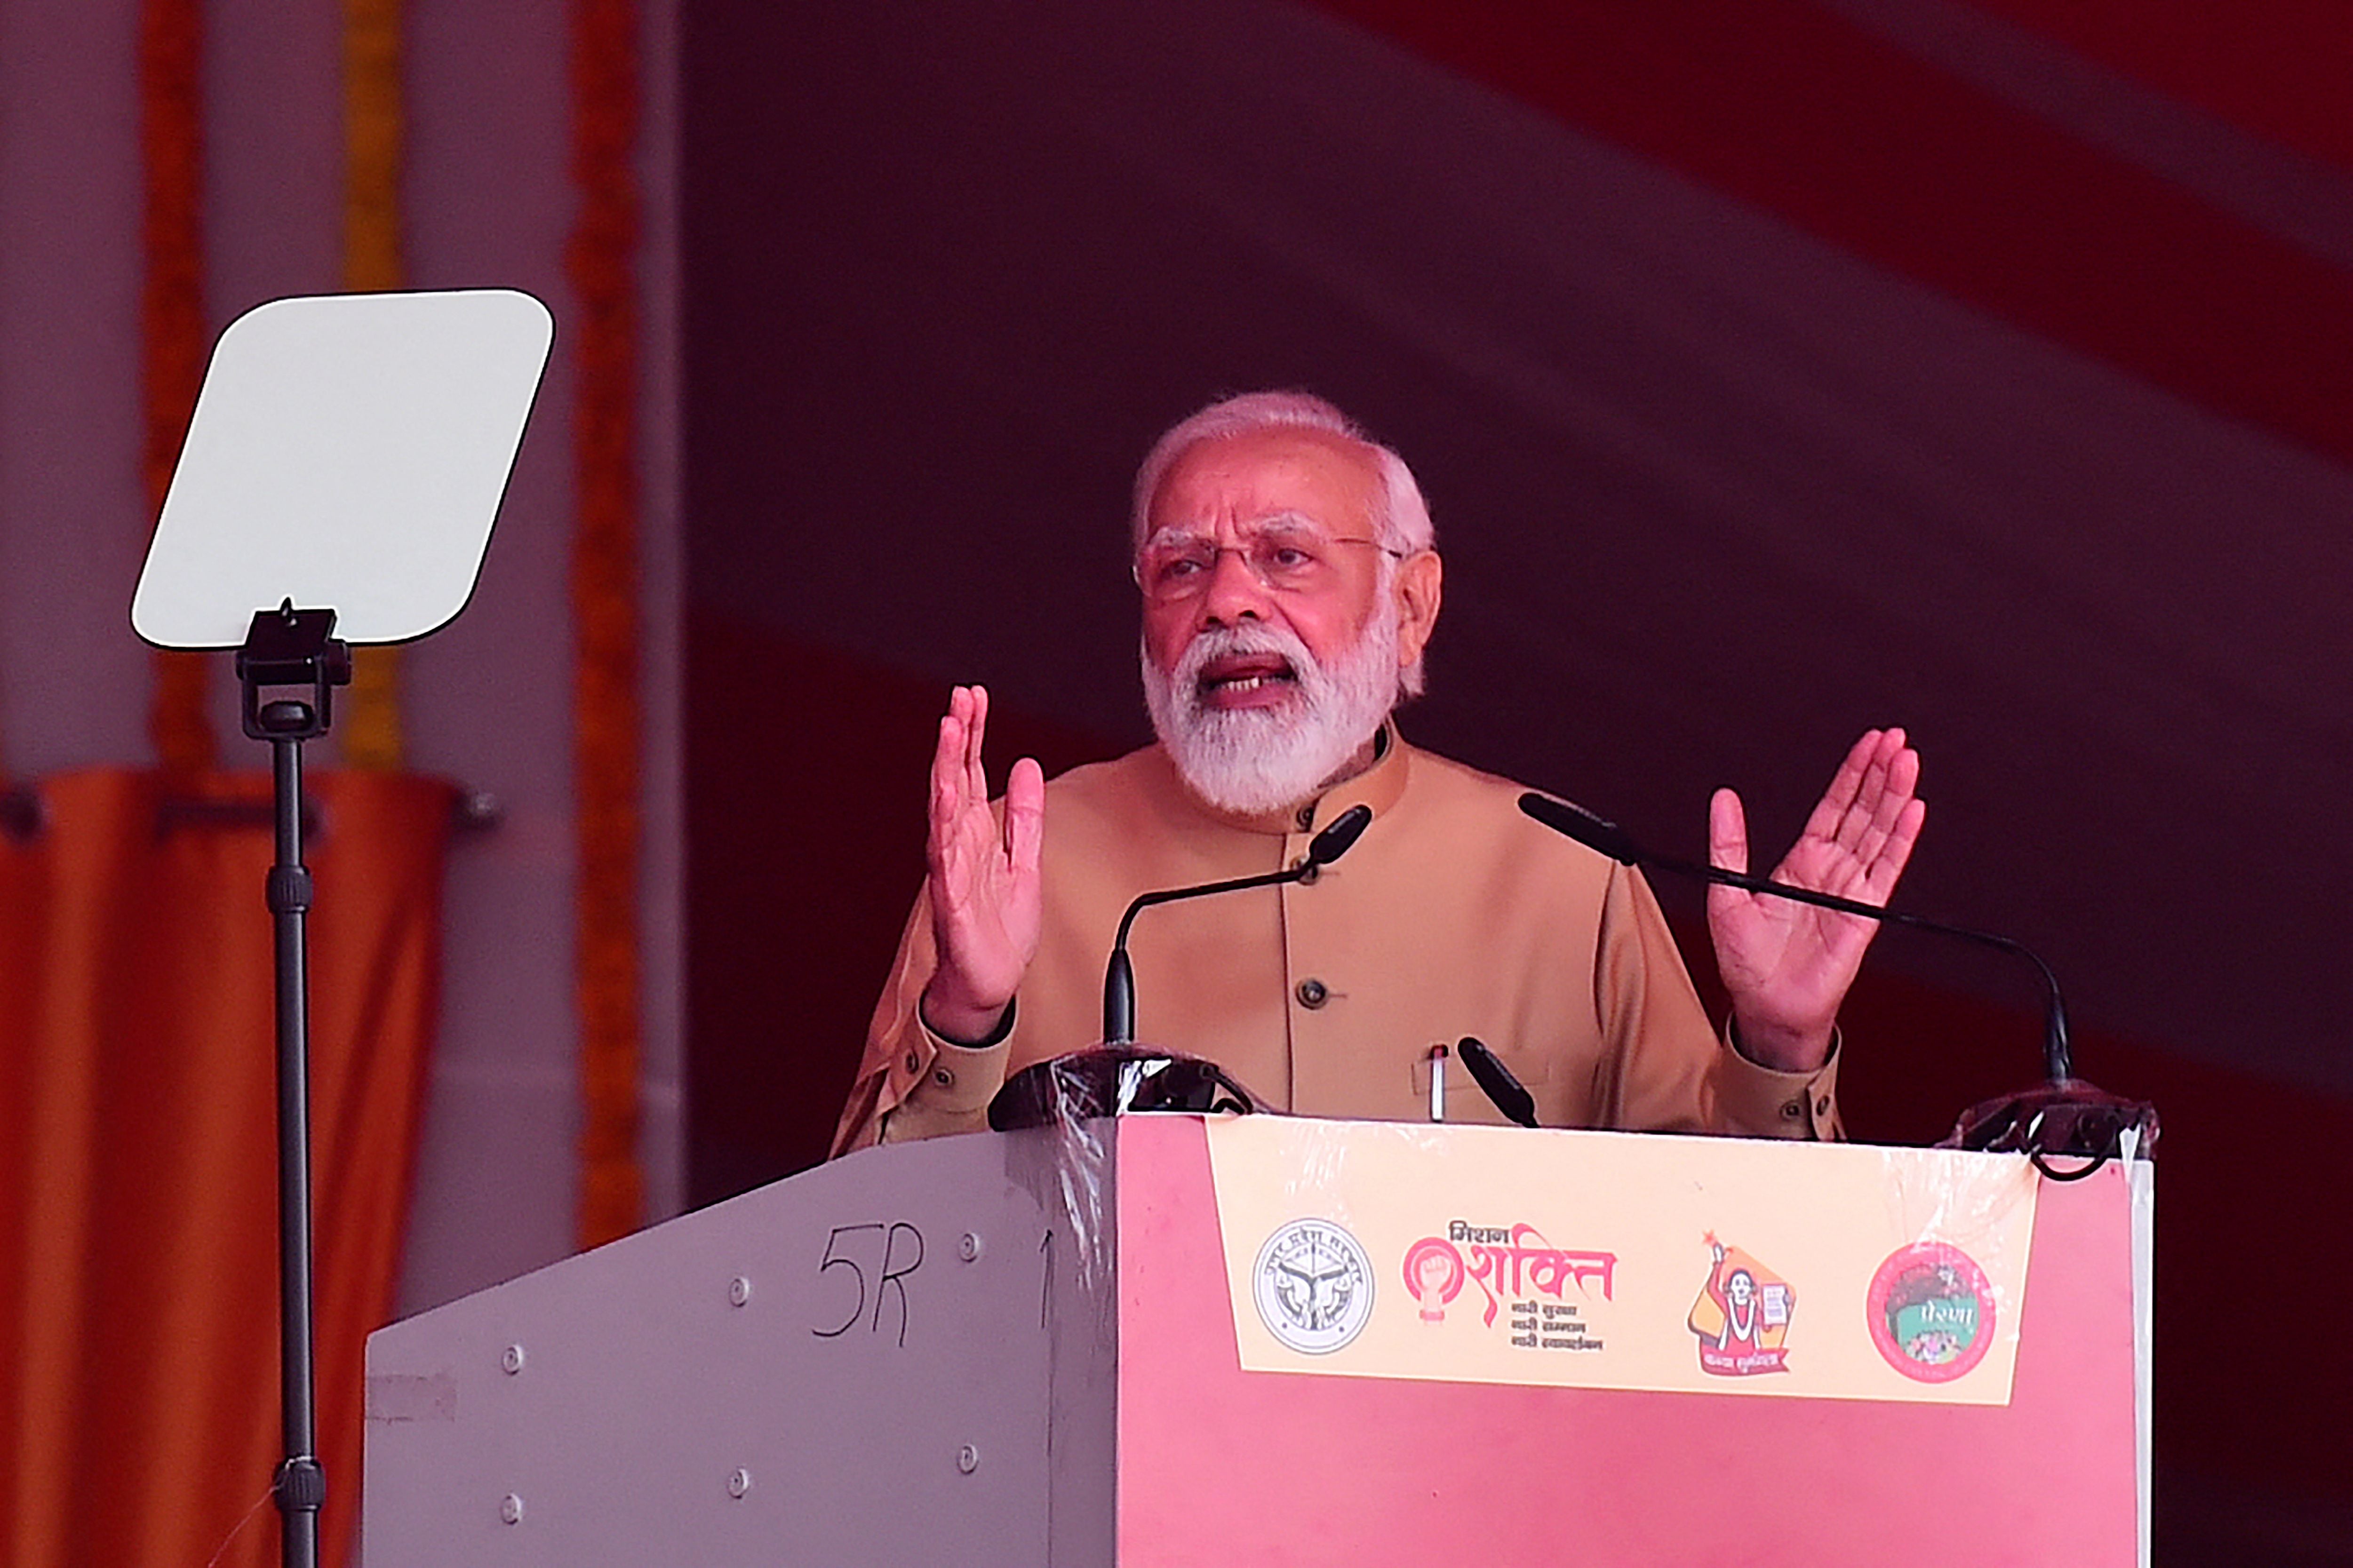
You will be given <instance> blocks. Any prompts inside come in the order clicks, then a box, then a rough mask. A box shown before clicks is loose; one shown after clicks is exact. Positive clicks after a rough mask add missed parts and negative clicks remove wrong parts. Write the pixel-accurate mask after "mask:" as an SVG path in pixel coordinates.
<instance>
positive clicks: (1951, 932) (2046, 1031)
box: [1505, 791, 2075, 1115]
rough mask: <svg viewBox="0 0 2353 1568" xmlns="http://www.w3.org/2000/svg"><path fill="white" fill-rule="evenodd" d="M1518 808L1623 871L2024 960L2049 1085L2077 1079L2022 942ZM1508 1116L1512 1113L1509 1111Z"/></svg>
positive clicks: (1593, 821)
mask: <svg viewBox="0 0 2353 1568" xmlns="http://www.w3.org/2000/svg"><path fill="white" fill-rule="evenodd" d="M1520 809H1521V810H1522V811H1523V812H1525V813H1526V814H1527V815H1528V816H1532V817H1534V818H1535V820H1536V821H1538V822H1541V823H1543V824H1544V825H1545V826H1546V827H1549V828H1551V829H1552V830H1553V831H1554V832H1555V833H1558V834H1561V835H1563V836H1565V837H1569V838H1574V839H1576V840H1577V842H1578V843H1579V844H1582V845H1584V846H1585V847H1587V848H1588V849H1591V850H1594V851H1596V852H1597V853H1599V854H1602V855H1607V856H1608V857H1609V858H1611V859H1612V860H1615V861H1617V862H1618V863H1619V864H1620V865H1622V866H1644V867H1649V868H1652V869H1654V870H1660V871H1672V872H1673V873H1674V874H1675V875H1677V876H1682V877H1696V878H1698V879H1700V880H1701V881H1703V882H1715V883H1717V884H1719V885H1721V886H1723V887H1726V888H1739V889H1743V890H1744V891H1746V892H1751V893H1763V894H1766V895H1767V896H1769V897H1772V898H1777V899H1788V900H1793V901H1794V902H1797V903H1800V904H1813V905H1815V906H1817V907H1819V908H1821V909H1825V910H1838V911H1839V912H1840V913H1841V914H1849V915H1861V916H1862V917H1863V919H1865V920H1873V921H1890V922H1893V923H1894V924H1896V925H1906V926H1912V927H1915V928H1916V929H1918V930H1921V931H1938V932H1941V933H1943V934H1944V935H1946V936H1957V937H1959V938H1961V939H1962V940H1964V941H1966V942H1976V943H1978V945H1980V946H1982V947H1991V948H1999V949H2000V951H2002V952H2014V953H2017V954H2018V955H2019V956H2020V957H2021V958H2024V959H2026V960H2027V961H2028V962H2029V963H2032V964H2033V965H2034V967H2035V968H2037V969H2039V970H2041V971H2042V984H2043V986H2044V988H2045V990H2046V991H2047V993H2048V994H2049V997H2050V1000H2049V1002H2048V1004H2047V1005H2046V1006H2045V1008H2044V1011H2043V1026H2042V1066H2043V1071H2044V1073H2045V1075H2046V1076H2047V1077H2048V1078H2049V1079H2050V1080H2051V1082H2052V1083H2054V1084H2057V1083H2063V1082H2066V1081H2067V1080H2069V1079H2073V1077H2074V1076H2075V1069H2074V1061H2073V1054H2072V1053H2071V1051H2070V1050H2069V1048H2068V1044H2067V1005H2066V1004H2065V1003H2064V1002H2063V1001H2061V1000H2060V997H2059V977H2058V976H2057V975H2056V974H2053V973H2052V972H2051V966H2050V965H2049V964H2047V963H2043V962H2042V955H2041V954H2040V953H2038V952H2035V951H2034V950H2033V949H2032V948H2031V947H2028V946H2027V945H2026V944H2025V943H2024V942H2016V941H2013V940H2012V939H2010V938H2009V937H2006V936H1996V935H1994V934H1993V933H1992V932H1991V931H1972V930H1970V929H1969V928H1968V927H1967V926H1957V925H1948V924H1947V923H1946V922H1945V921H1932V920H1929V919H1927V918H1926V916H1923V915H1914V914H1905V912H1903V911H1902V910H1891V909H1887V908H1884V907H1883V906H1882V905H1879V904H1864V903H1858V902H1856V901H1855V900H1852V899H1841V898H1839V897H1837V896H1836V895H1835V894H1831V893H1818V892H1815V891H1814V890H1813V889H1810V888H1799V887H1794V886H1792V885H1791V884H1789V883H1788V882H1776V881H1774V880H1773V879H1770V878H1768V877H1752V876H1749V875H1747V874H1746V873H1745V872H1740V871H1727V870H1725V868H1723V867H1721V866H1698V865H1694V864H1693V863H1692V862H1690V861H1688V860H1675V859H1670V858H1667V857H1666V856H1663V855H1653V854H1651V852H1649V851H1648V850H1646V849H1644V848H1642V847H1641V846H1639V845H1637V844H1636V843H1635V842H1634V841H1633V839H1632V838H1630V837H1628V836H1627V834H1626V831H1625V830H1624V829H1623V828H1621V827H1620V826H1618V825H1617V824H1616V823H1614V822H1612V821H1610V820H1609V818H1608V817H1604V816H1595V815H1594V814H1593V813H1591V812H1589V811H1588V810H1586V809H1585V808H1584V807H1583V806H1580V805H1569V804H1568V803H1567V802H1566V801H1559V800H1555V799H1553V798H1552V797H1551V796H1550V795H1537V794H1535V792H1534V791H1530V792H1529V793H1528V794H1526V795H1522V796H1520ZM1505 1114H1507V1115H1508V1114H1509V1112H1508V1111H1507V1112H1506V1113H1505Z"/></svg>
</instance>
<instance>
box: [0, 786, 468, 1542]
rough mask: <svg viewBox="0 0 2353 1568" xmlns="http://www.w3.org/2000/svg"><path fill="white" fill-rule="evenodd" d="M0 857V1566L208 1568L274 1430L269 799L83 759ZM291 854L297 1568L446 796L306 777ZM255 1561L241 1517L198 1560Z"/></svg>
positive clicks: (412, 1024) (423, 941)
mask: <svg viewBox="0 0 2353 1568" xmlns="http://www.w3.org/2000/svg"><path fill="white" fill-rule="evenodd" d="M38 794H39V796H40V799H41V804H42V815H43V817H44V819H45V825H44V826H43V827H42V828H41V829H40V831H39V832H38V833H37V836H36V837H33V838H32V839H31V840H29V841H25V842H20V841H17V840H16V839H14V838H9V839H0V1561H5V1562H7V1563H16V1564H23V1565H25V1568H33V1565H36V1564H38V1565H42V1568H47V1565H50V1564H57V1565H60V1568H81V1565H85V1564H87V1565H89V1568H100V1565H104V1568H147V1565H153V1568H203V1565H204V1564H205V1563H206V1562H207V1561H208V1560H209V1559H210V1558H211V1556H212V1554H213V1552H214V1551H215V1549H216V1547H218V1546H219V1544H220V1543H221V1542H222V1541H223V1540H224V1539H225V1538H226V1537H227V1536H228V1535H229V1533H230V1531H231V1530H232V1529H233V1528H234V1527H235V1526H236V1525H237V1522H238V1521H239V1520H240V1518H242V1517H244V1516H245V1515H246V1514H247V1512H248V1509H249V1508H250V1507H251V1505H252V1504H253V1503H254V1502H255V1501H256V1500H258V1499H259V1498H260V1497H261V1495H262V1494H263V1492H264V1491H265V1490H266V1489H267V1488H268V1486H269V1479H270V1476H271V1474H272V1472H273V1471H274V1469H275V1468H276V1466H277V1463H278V1461H279V1459H280V1458H281V1457H282V1455H283V1448H282V1447H281V1442H282V1438H281V1434H280V1424H279V1375H278V1339H277V1321H278V1262H277V1258H278V1252H277V1234H278V1232H277V1134H276V1116H277V1099H276V1073H275V1065H276V1051H275V1031H274V1024H273V1017H274V1013H273V1003H272V998H273V989H272V974H273V969H272V931H271V923H270V918H269V910H267V908H266V907H265V906H264V904H263V901H262V880H263V876H264V872H265V870H266V869H267V868H268V866H269V862H270V860H271V858H272V844H271V835H270V829H269V813H268V804H269V782H268V780H267V779H265V778H260V777H256V776H247V777H240V778H237V779H235V780H227V779H218V778H216V779H214V780H211V781H208V782H206V783H205V784H201V785H195V786H190V785H189V784H187V783H186V782H185V781H181V780H174V781H171V782H166V779H165V777H164V775H162V774H160V773H149V772H141V771H132V770H128V769H93V770H90V771H86V772H81V773H71V774H67V775H63V776H60V777H58V778H55V779H51V780H49V781H47V782H46V783H45V784H42V785H40V786H39V791H38ZM313 798H314V800H316V801H317V802H318V804H319V807H320V816H321V818H322V822H323V824H324V826H323V829H322V833H321V835H320V837H319V838H318V841H317V844H316V847H315V852H314V853H311V855H309V857H308V859H309V861H310V864H311V867H312V869H313V871H314V872H315V874H316V876H317V879H318V895H317V903H316V907H315V908H314V909H313V910H312V911H311V921H310V948H311V1115H312V1147H313V1149H314V1150H315V1152H316V1153H315V1163H314V1167H313V1188H312V1197H313V1204H314V1209H315V1216H316V1235H317V1244H316V1257H317V1276H316V1278H317V1309H316V1310H317V1345H318V1400H319V1405H318V1408H319V1436H320V1456H321V1458H322V1462H323V1463H324V1464H325V1467H326V1470H327V1477H328V1501H327V1506H326V1511H325V1513H324V1514H323V1515H322V1524H321V1535H320V1539H321V1546H322V1561H324V1562H325V1563H329V1564H333V1563H340V1562H343V1561H344V1560H345V1559H346V1558H347V1556H348V1548H349V1545H350V1542H351V1541H352V1539H353V1524H354V1523H355V1521H356V1513H355V1511H354V1507H355V1503H356V1500H357V1496H358V1490H359V1486H358V1482H359V1476H360V1458H361V1443H360V1433H361V1409H360V1396H361V1387H362V1352H363V1345H364V1339H365V1336H366V1334H367V1332H368V1331H370V1330H371V1329H373V1328H375V1327H376V1326H377V1325H378V1324H380V1323H382V1322H383V1321H385V1317H386V1315H387V1314H388V1311H389V1307H390V1303H391V1299H392V1290H393V1285H394V1275H395V1269H396V1266H397V1262H398V1258H399V1242H400V1237H401V1235H402V1231H403V1227H404V1225H405V1219H406V1201H407V1194H408V1190H409V1176H410V1165H411V1161H412V1157H413V1154H412V1151H413V1148H414V1145H415V1142H416V1140H415V1130H416V1125H417V1106H418V1101H419V1098H420V1094H421V1091H422V1084H423V1074H424V1068H425V1065H426V1061H427V1042H428V1041H429V1040H430V1039H431V1037H432V1032H433V1026H434V1024H435V1021H436V1020H435V1015H436V1011H437V1008H438V995H437V992H438V962H439V960H438V952H439V930H440V900H441V882H442V868H443V864H444V861H445V858H446V850H447V845H448V824H449V821H450V814H451V805H452V802H451V791H450V790H449V788H448V786H447V785H444V784H437V783H433V782H430V781H426V780H419V779H414V778H396V777H386V776H378V775H344V776H340V777H333V778H322V779H321V780H319V781H318V782H317V784H316V786H315V788H314V790H313ZM277 1554H278V1525H277V1514H276V1510H274V1509H272V1508H268V1507H265V1508H263V1509H262V1510H260V1512H259V1515H258V1516H256V1517H255V1518H253V1519H252V1520H251V1521H250V1522H249V1523H248V1526H247V1528H246V1529H245V1531H243V1533H242V1534H240V1535H239V1536H238V1537H237V1542H236V1546H235V1548H234V1550H232V1551H231V1552H229V1553H228V1554H227V1556H225V1557H223V1558H222V1560H221V1561H222V1563H224V1564H239V1565H242V1568H262V1565H263V1564H265V1563H270V1562H274V1561H275V1560H276V1558H277Z"/></svg>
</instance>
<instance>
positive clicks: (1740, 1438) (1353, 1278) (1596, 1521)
mask: <svg viewBox="0 0 2353 1568" xmlns="http://www.w3.org/2000/svg"><path fill="white" fill-rule="evenodd" d="M2152 1203H2153V1173H2152V1171H2151V1169H2150V1167H2149V1165H2148V1163H2147V1161H2146V1160H2145V1159H2135V1158H2126V1159H2124V1160H2119V1161H2116V1162H2112V1163H2109V1164H2108V1165H2107V1166H2106V1167H2105V1168H2104V1169H2102V1170H2099V1171H2097V1172H2095V1173H2093V1174H2092V1175H2091V1176H2090V1177H2089V1178H2087V1179H2084V1180H2082V1181H2076V1182H2066V1183H2059V1182H2052V1181H2049V1180H2047V1179H2045V1178H2044V1177H2042V1175H2040V1174H2038V1173H2035V1172H2034V1171H2033V1169H2032V1168H2031V1166H2030V1165H2029V1164H2028V1163H2027V1162H2026V1161H2025V1160H2024V1158H2023V1157H2021V1156H2016V1155H1989V1154H1977V1153H1966V1152H1959V1151H1951V1150H1894V1149H1879V1148H1872V1147H1867V1146H1860V1145H1822V1144H1798V1143H1782V1142H1757V1141H1746V1140H1736V1139H1703V1138H1681V1137H1646V1136H1633V1135H1626V1134H1612V1133H1585V1132H1525V1131H1519V1130H1515V1129H1499V1128H1486V1127H1431V1126H1412V1125H1400V1124H1385V1123H1366V1122H1334V1121H1313V1120H1309V1119H1303V1118H1288V1117H1274V1116H1250V1117H1207V1118H1205V1117H1201V1116H1196V1115H1183V1114H1155V1115H1137V1116H1129V1117H1124V1118H1121V1119H1118V1120H1116V1121H1111V1120H1105V1121H1092V1122H1087V1123H1084V1124H1080V1125H1068V1124H1066V1125H1063V1126H1060V1127H1045V1128H1039V1129H1034V1130H1029V1131H1018V1132H1007V1133H987V1134H976V1135H972V1136H966V1137H958V1138H948V1139H941V1140H936V1141H933V1142H923V1143H915V1144H908V1145H892V1146H887V1147H884V1148H881V1149H875V1150H870V1151H867V1152H862V1153H860V1154H856V1155H853V1156H850V1157H849V1158H848V1159H845V1160H841V1161H838V1162H836V1163H832V1164H829V1165H826V1166H823V1167H820V1168H818V1169H817V1170H814V1171H810V1172H807V1173H804V1174H802V1175H799V1176H796V1177H794V1178H792V1179H790V1180H788V1181H786V1182H782V1183H778V1184H776V1185H774V1186H770V1187H767V1188H765V1189H762V1190H761V1191H758V1192H754V1193H751V1194H745V1195H744V1196H743V1197H740V1198H737V1199H734V1200H733V1201H731V1202H729V1203H725V1204H722V1205H717V1206H715V1207H712V1208H710V1209H706V1210H703V1211H701V1212H699V1213H696V1214H692V1215H686V1216H684V1217H683V1218H681V1219H677V1220H673V1221H671V1222H670V1223H669V1224H667V1225H663V1226H657V1227H654V1228H653V1229H650V1230H648V1231H645V1232H642V1233H640V1234H638V1235H637V1236H634V1237H628V1239H626V1240H623V1241H619V1242H616V1243H614V1244H612V1245H611V1246H608V1247H602V1248H599V1249H598V1250H596V1251H595V1252H592V1253H588V1254H585V1255H583V1256H581V1257H578V1258H571V1259H568V1260H566V1261H565V1262H563V1263H560V1264H557V1265H554V1267H551V1268H545V1269H543V1270H541V1271H539V1272H537V1273H534V1274H532V1275H528V1276H526V1277H524V1278H522V1279H517V1280H514V1281H512V1282H510V1283H508V1284H506V1285H502V1286H499V1287H496V1288H494V1289H490V1290H486V1291H484V1292H481V1293H480V1294H479V1295H476V1296H473V1297H470V1298H468V1299H467V1300H462V1301H459V1302H455V1303H452V1304H451V1305H449V1306H448V1307H444V1308H442V1309H439V1310H436V1311H433V1312H429V1313H427V1314H424V1315H423V1316H421V1317H418V1318H416V1319H412V1320H410V1321H406V1322H403V1323H399V1324H396V1325H394V1326H392V1327H390V1328H387V1329H385V1330H383V1331H379V1332H378V1333H377V1334H376V1335H375V1336H374V1338H373V1339H372V1340H371V1342H370V1344H369V1352H368V1366H367V1378H368V1385H367V1415H368V1430H367V1465H366V1476H365V1495H364V1513H363V1527H362V1530H363V1553H364V1561H365V1562H366V1563H367V1564H368V1568H406V1565H409V1564H427V1563H429V1564H435V1565H437V1568H438V1565H467V1564H509V1563H533V1564H537V1563H550V1564H553V1563H562V1564H566V1565H579V1568H592V1565H596V1564H605V1563H613V1564H622V1563H629V1564H637V1563H690V1562H691V1563H825V1564H844V1565H851V1564H877V1565H884V1564H889V1565H899V1564H915V1563H928V1562H941V1563H947V1562H954V1563H958V1564H959V1565H965V1564H977V1565H989V1564H1005V1565H1008V1568H1011V1565H1016V1564H1018V1565H1021V1568H1097V1565H1108V1564H1114V1563H1116V1564H1155V1565H1176V1564H1235V1563H1268V1564H1273V1563H1299V1564H1308V1563H1340V1562H1349V1563H1428V1562H1443V1563H1482V1564H1485V1563H1493V1564H1514V1565H1516V1564H1530V1565H1533V1564H1538V1563H1542V1564H1547V1565H1549V1564H1556V1563H1570V1562H1585V1563H1746V1564H1768V1563H1790V1564H1796V1563H1804V1564H1808V1565H1810V1568H1811V1565H1820V1564H1839V1563H1856V1564H1862V1563H1873V1564H1876V1563H1884V1562H1887V1561H1890V1560H1892V1559H1900V1560H1903V1561H1906V1562H1915V1563H1970V1564H1976V1563H1986V1562H2037V1563H2068V1564H2069V1565H2070V1568H2099V1565H2102V1564H2116V1565H2118V1568H2124V1565H2129V1564H2136V1563H2146V1562H2147V1514H2148V1471H2147V1452H2148V1426H2147V1411H2148V1406H2149V1387H2148V1350H2149V1338H2148V1335H2149V1323H2148V1315H2147V1308H2148V1299H2149V1297H2148V1285H2149V1258H2150V1250H2149V1248H2150V1226H2151V1213H2152Z"/></svg>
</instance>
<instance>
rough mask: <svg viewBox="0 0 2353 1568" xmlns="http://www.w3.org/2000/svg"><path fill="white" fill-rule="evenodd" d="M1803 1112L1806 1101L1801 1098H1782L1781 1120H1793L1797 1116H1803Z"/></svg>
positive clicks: (1804, 1111)
mask: <svg viewBox="0 0 2353 1568" xmlns="http://www.w3.org/2000/svg"><path fill="white" fill-rule="evenodd" d="M1805 1113H1806V1102H1805V1101H1804V1100H1784V1101H1783V1102H1782V1105H1781V1120H1783V1121H1796V1120H1797V1119H1798V1118H1799V1117H1800V1116H1803V1115H1804V1114H1805Z"/></svg>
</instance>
